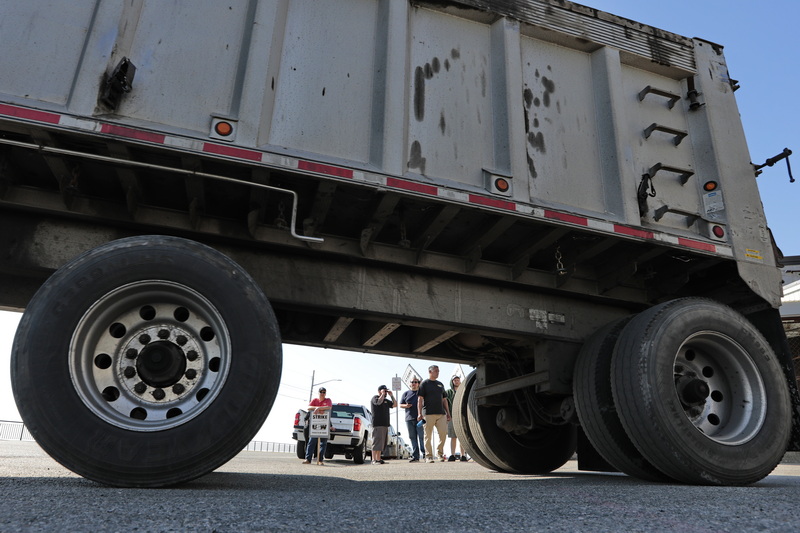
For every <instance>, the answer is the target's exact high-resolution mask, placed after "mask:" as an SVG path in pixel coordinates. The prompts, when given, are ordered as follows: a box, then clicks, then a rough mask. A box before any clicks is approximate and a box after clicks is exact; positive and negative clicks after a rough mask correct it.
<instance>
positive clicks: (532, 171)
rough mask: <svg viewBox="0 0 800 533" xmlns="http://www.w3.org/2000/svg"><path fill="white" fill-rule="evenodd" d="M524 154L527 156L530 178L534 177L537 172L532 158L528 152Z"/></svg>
mask: <svg viewBox="0 0 800 533" xmlns="http://www.w3.org/2000/svg"><path fill="white" fill-rule="evenodd" d="M525 155H526V157H527V158H528V174H530V175H531V178H536V177H537V176H538V174H537V173H536V165H534V164H533V158H532V157H531V154H530V153H528V154H525Z"/></svg>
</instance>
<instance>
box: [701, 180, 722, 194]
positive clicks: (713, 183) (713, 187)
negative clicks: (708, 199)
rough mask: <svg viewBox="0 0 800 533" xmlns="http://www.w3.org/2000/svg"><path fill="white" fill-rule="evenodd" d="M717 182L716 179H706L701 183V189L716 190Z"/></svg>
mask: <svg viewBox="0 0 800 533" xmlns="http://www.w3.org/2000/svg"><path fill="white" fill-rule="evenodd" d="M717 187H719V184H718V183H717V182H716V181H707V182H705V183H704V184H703V189H704V190H706V191H709V192H711V191H716V190H717Z"/></svg>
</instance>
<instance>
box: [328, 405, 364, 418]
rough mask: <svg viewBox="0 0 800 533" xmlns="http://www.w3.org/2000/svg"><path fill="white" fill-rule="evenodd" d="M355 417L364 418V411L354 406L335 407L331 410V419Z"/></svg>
mask: <svg viewBox="0 0 800 533" xmlns="http://www.w3.org/2000/svg"><path fill="white" fill-rule="evenodd" d="M354 416H364V409H363V408H361V407H356V406H354V405H334V406H333V409H332V410H331V418H353V417H354Z"/></svg>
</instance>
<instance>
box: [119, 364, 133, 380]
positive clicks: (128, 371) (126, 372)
mask: <svg viewBox="0 0 800 533" xmlns="http://www.w3.org/2000/svg"><path fill="white" fill-rule="evenodd" d="M122 373H123V375H124V376H125V377H126V378H128V379H130V378H132V377H133V376H135V375H136V369H135V368H133V367H132V366H126V367H125V370H123V371H122Z"/></svg>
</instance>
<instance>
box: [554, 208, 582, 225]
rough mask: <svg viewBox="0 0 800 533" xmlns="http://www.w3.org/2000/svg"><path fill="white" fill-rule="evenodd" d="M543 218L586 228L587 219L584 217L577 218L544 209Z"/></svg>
mask: <svg viewBox="0 0 800 533" xmlns="http://www.w3.org/2000/svg"><path fill="white" fill-rule="evenodd" d="M544 217H545V218H552V219H555V220H560V221H561V222H569V223H571V224H578V225H580V226H588V225H589V219H588V218H586V217H579V216H576V215H569V214H567V213H558V212H556V211H548V210H547V209H545V211H544Z"/></svg>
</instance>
